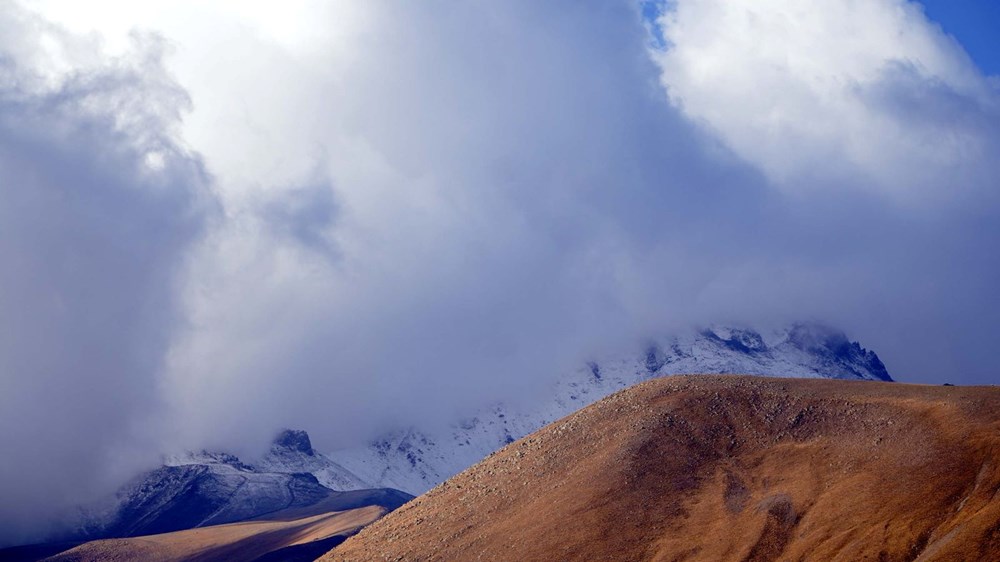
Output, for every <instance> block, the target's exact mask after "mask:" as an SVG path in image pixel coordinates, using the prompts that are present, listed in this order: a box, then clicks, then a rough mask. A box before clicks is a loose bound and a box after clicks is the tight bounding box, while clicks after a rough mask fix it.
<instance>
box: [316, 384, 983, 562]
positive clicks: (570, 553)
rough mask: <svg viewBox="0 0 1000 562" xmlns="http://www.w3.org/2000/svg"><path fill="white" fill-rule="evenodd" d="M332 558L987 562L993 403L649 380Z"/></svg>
mask: <svg viewBox="0 0 1000 562" xmlns="http://www.w3.org/2000/svg"><path fill="white" fill-rule="evenodd" d="M323 559H324V560H366V561H367V560H406V561H415V560H448V561H461V560H511V561H518V562H521V561H528V560H657V561H681V560H685V561H711V562H717V561H724V560H737V561H748V562H749V561H763V560H789V561H798V560H824V561H826V560H844V561H858V560H872V561H896V560H898V561H903V560H906V561H913V560H917V561H920V562H924V561H928V560H984V561H992V562H995V561H997V560H1000V389H998V388H985V387H979V388H963V387H930V386H914V385H902V384H893V383H867V382H846V381H831V380H801V379H763V378H755V377H736V376H733V377H719V376H683V377H667V378H663V379H658V380H654V381H650V382H647V383H643V384H640V385H638V386H635V387H633V388H631V389H628V390H625V391H623V392H620V393H618V394H615V395H613V396H610V397H608V398H606V399H604V400H602V401H600V402H598V403H596V404H594V405H593V406H590V407H588V408H585V409H584V410H581V411H580V412H577V413H576V414H573V415H571V416H569V417H567V418H564V419H563V420H560V421H558V422H556V423H554V424H552V425H550V426H548V427H546V428H544V429H542V430H540V431H538V432H536V433H535V434H533V435H530V436H528V437H526V438H525V439H522V440H520V441H517V442H515V443H512V444H511V445H509V446H508V447H506V448H504V449H503V450H501V451H499V452H498V453H495V454H494V455H492V456H491V457H489V458H487V459H486V460H485V461H483V462H482V463H480V464H478V465H476V466H474V467H473V468H471V469H469V470H467V471H465V472H463V473H462V474H460V475H458V476H456V477H455V478H452V479H451V480H449V481H447V482H445V483H444V484H442V485H441V486H438V487H437V488H435V489H434V490H431V491H430V492H428V493H427V494H425V495H423V496H421V497H419V498H417V499H416V500H414V501H412V502H410V503H409V504H407V505H405V506H403V507H402V508H400V509H399V510H397V511H395V512H393V513H391V514H389V515H388V516H386V517H385V518H383V519H381V520H380V521H378V522H376V523H374V524H372V525H370V526H369V527H367V528H365V529H364V530H363V531H362V532H361V533H359V534H358V535H356V536H354V537H353V538H351V539H349V540H348V541H347V542H345V543H343V544H342V545H340V546H339V547H337V548H336V549H334V550H333V551H331V552H330V553H328V554H327V555H326V556H325V557H324V558H323Z"/></svg>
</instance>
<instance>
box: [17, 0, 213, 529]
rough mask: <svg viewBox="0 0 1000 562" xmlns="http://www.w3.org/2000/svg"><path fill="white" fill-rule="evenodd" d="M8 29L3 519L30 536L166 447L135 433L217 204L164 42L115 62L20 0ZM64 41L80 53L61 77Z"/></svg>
mask: <svg viewBox="0 0 1000 562" xmlns="http://www.w3.org/2000/svg"><path fill="white" fill-rule="evenodd" d="M0 28H3V29H5V30H8V31H14V32H16V33H3V34H2V37H3V39H2V40H0V54H2V55H3V56H0V61H2V62H0V73H2V76H3V78H2V80H0V84H2V87H0V177H2V178H3V179H2V181H0V200H2V201H3V204H2V205H0V256H2V259H0V288H2V290H0V334H2V337H0V373H2V376H0V427H2V428H3V429H2V430H0V448H2V449H3V450H4V455H5V461H4V462H3V463H2V465H0V482H2V484H0V486H2V497H3V501H2V502H0V525H2V527H3V529H4V531H3V539H6V540H15V539H19V538H29V537H30V536H31V534H32V533H37V532H38V531H39V527H38V526H39V524H40V522H42V521H47V520H50V518H51V517H53V515H56V514H59V513H60V512H63V511H64V510H66V509H67V508H68V507H70V506H72V505H74V503H76V502H80V501H83V500H85V499H89V498H92V497H93V496H94V494H96V493H99V492H104V491H107V487H108V486H109V485H115V484H116V483H117V482H116V480H118V479H120V478H122V477H123V475H124V474H123V472H122V470H123V469H124V470H126V471H127V470H133V469H134V468H135V465H134V464H133V463H131V462H130V461H128V460H127V459H120V460H124V461H125V462H119V463H114V462H111V461H112V460H113V459H114V457H115V456H116V455H125V456H132V455H141V454H142V453H143V452H145V453H154V454H155V452H156V451H155V450H152V451H151V450H147V449H144V448H143V447H141V446H139V447H136V445H137V442H140V443H141V441H138V440H137V439H136V438H137V437H138V436H141V435H142V434H143V432H144V431H145V429H146V428H144V427H143V424H144V422H145V421H146V416H147V413H148V411H149V409H151V408H156V407H158V406H159V405H160V401H159V397H158V396H157V395H156V392H155V390H154V389H155V377H156V375H157V374H158V372H159V371H160V369H161V367H162V357H163V354H164V353H165V351H166V349H167V347H168V345H169V343H170V338H171V333H172V329H173V327H174V326H175V325H176V321H177V319H176V317H175V315H176V313H177V311H176V309H175V307H174V306H173V300H174V297H173V295H174V282H175V281H176V278H175V275H174V273H175V270H176V268H177V266H178V265H179V264H180V263H181V261H182V260H183V259H184V254H185V251H186V249H187V248H188V246H189V245H190V243H191V242H192V241H193V240H195V239H196V238H197V237H198V236H199V235H200V233H201V232H202V226H203V222H204V217H205V216H206V213H207V212H208V211H207V208H208V207H210V205H211V204H210V201H206V193H205V192H204V190H205V188H206V187H207V183H208V179H207V176H206V173H205V171H204V169H203V168H202V166H201V164H200V162H199V161H198V160H197V159H195V158H192V157H191V156H190V155H189V154H187V153H186V152H185V151H184V150H182V149H181V148H179V147H178V145H177V144H176V143H175V142H174V141H173V139H172V137H171V129H172V128H174V126H175V121H176V118H177V112H178V111H179V110H180V109H182V108H183V107H184V105H185V103H186V102H187V100H186V98H185V97H184V95H183V92H182V91H181V90H179V89H177V88H176V87H175V86H173V85H172V84H171V82H170V80H169V78H168V77H166V76H165V74H164V71H163V68H162V67H161V66H160V65H159V64H158V61H159V57H160V54H161V53H160V48H161V44H160V43H159V42H158V41H156V40H155V39H152V38H148V37H147V38H137V39H136V41H137V43H136V44H135V46H134V50H133V51H132V53H131V56H130V58H126V59H118V60H114V61H105V62H104V63H103V64H102V63H97V62H96V61H95V59H93V58H91V59H89V60H88V57H87V52H86V51H85V49H87V48H89V47H92V45H88V44H86V42H84V41H76V42H73V41H71V42H70V43H69V44H67V43H65V42H64V40H65V39H67V37H66V36H65V35H63V33H62V31H61V30H60V29H58V28H56V27H53V26H49V25H47V24H45V22H43V21H41V20H39V19H37V18H36V17H35V16H33V15H31V14H29V13H25V12H23V11H20V10H17V9H14V8H12V7H11V6H6V7H5V8H4V10H3V15H2V16H0ZM46 49H52V51H53V52H49V53H46V52H45V50H46ZM18 50H21V51H22V52H27V53H30V54H31V57H29V61H30V65H25V64H22V61H21V58H20V57H17V56H16V52H17V51H18ZM12 54H14V55H15V56H12ZM58 55H65V56H66V57H72V58H75V60H70V61H68V63H69V64H71V65H72V66H70V68H69V69H68V70H64V71H61V72H62V74H61V78H58V79H57V78H56V77H55V73H52V74H46V71H49V70H51V69H52V67H51V66H50V64H52V65H58V64H66V63H67V60H66V59H60V58H59V57H58ZM35 536H37V535H35Z"/></svg>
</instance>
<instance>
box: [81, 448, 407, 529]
mask: <svg viewBox="0 0 1000 562" xmlns="http://www.w3.org/2000/svg"><path fill="white" fill-rule="evenodd" d="M336 468H337V467H336V465H335V464H334V463H332V462H330V461H329V460H328V459H326V458H325V457H322V456H321V455H319V454H317V453H316V452H315V451H313V450H312V445H311V443H310V442H309V437H308V435H306V433H305V432H303V431H292V430H286V431H284V432H282V433H281V434H280V435H278V437H277V438H276V439H275V442H274V445H273V446H272V447H271V450H270V451H269V452H268V453H267V455H265V456H264V458H263V459H261V461H260V462H258V463H255V464H247V463H244V462H243V461H241V460H240V459H239V458H237V457H236V456H234V455H230V454H226V453H208V452H202V453H198V454H191V455H187V456H185V457H179V458H173V459H169V460H168V463H167V464H166V465H164V466H162V467H160V468H158V469H155V470H152V471H150V472H147V473H144V474H141V475H139V476H138V477H137V478H135V479H134V480H133V481H132V482H131V483H129V484H128V485H126V486H125V487H123V488H122V489H121V490H120V491H119V492H118V494H117V497H116V498H115V499H114V501H113V502H112V504H111V505H110V506H109V507H107V508H105V509H104V510H101V512H99V513H97V514H95V515H92V517H91V521H90V523H89V526H88V527H89V528H88V529H87V531H86V532H85V533H83V535H84V536H85V537H87V538H105V537H132V536H138V535H148V534H155V533H166V532H171V531H178V530H182V529H191V528H195V527H203V526H206V525H218V524H222V523H231V522H236V521H246V520H250V519H254V518H259V517H262V516H266V515H268V514H274V513H278V512H283V513H286V512H289V511H290V510H302V509H304V508H309V507H311V506H315V505H317V504H323V505H325V506H327V509H326V510H327V511H331V510H344V509H354V508H359V507H365V506H370V505H375V506H380V507H383V508H385V509H387V510H392V509H395V508H397V507H399V506H400V505H401V504H402V503H404V502H406V501H407V500H409V499H410V498H411V497H412V496H410V495H408V494H405V493H403V492H400V491H398V490H389V489H367V490H366V489H357V490H352V491H335V490H332V489H330V488H328V487H326V486H324V485H322V484H321V483H320V482H319V480H318V479H317V477H316V476H315V475H314V474H312V473H310V471H315V472H316V473H318V474H325V475H326V476H328V477H329V476H330V474H331V473H334V472H336ZM338 474H339V473H338ZM343 474H347V473H343Z"/></svg>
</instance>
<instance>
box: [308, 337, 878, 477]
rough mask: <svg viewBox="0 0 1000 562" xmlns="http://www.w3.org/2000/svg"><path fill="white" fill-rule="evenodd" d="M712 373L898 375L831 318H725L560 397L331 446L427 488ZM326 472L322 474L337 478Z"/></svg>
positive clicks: (609, 366)
mask: <svg viewBox="0 0 1000 562" xmlns="http://www.w3.org/2000/svg"><path fill="white" fill-rule="evenodd" d="M711 373H740V374H749V375H766V376H780V377H805V378H832V379H849V380H878V381H891V380H892V379H891V378H890V377H889V373H888V371H887V370H886V368H885V365H883V364H882V361H880V360H879V358H878V356H877V355H876V354H875V352H873V351H868V350H866V349H864V348H863V347H861V345H859V344H858V343H857V342H853V341H851V340H850V339H848V338H847V336H846V335H845V334H844V333H843V332H842V331H839V330H836V329H833V328H830V327H827V326H823V325H819V324H806V323H800V324H795V325H792V326H790V327H788V328H785V329H781V330H776V331H772V332H765V333H760V332H757V331H755V330H752V329H749V328H737V327H724V326H715V327H711V328H707V329H700V330H692V331H690V332H688V333H685V334H681V335H676V336H672V337H668V338H663V339H662V340H660V341H654V342H650V344H649V345H648V347H647V348H646V349H645V352H644V353H636V354H632V355H619V356H611V357H604V358H600V359H598V360H594V361H592V362H590V363H589V364H587V365H586V366H582V367H581V368H580V369H578V370H577V371H575V372H571V373H567V375H566V376H564V377H562V378H560V379H558V381H557V382H556V385H555V387H554V388H553V389H552V392H551V398H550V399H548V400H542V401H540V403H541V406H540V407H538V408H535V409H531V410H516V409H512V408H510V407H508V406H506V405H504V404H497V405H494V406H493V407H491V408H488V409H484V410H483V411H481V412H479V413H478V414H477V415H475V416H473V417H471V418H469V419H466V420H464V421H461V422H458V423H455V424H453V425H451V426H449V427H445V428H417V427H414V428H409V429H406V430H401V431H397V432H395V433H392V434H388V435H385V436H383V437H382V438H380V439H376V440H374V441H373V442H371V443H370V444H368V445H367V446H364V447H359V448H355V449H350V450H341V451H334V452H332V453H328V454H327V455H326V456H327V457H328V458H329V459H330V461H331V462H332V463H333V464H335V465H336V466H337V467H338V470H340V471H343V472H338V473H337V474H340V475H350V476H349V477H350V479H351V480H359V481H361V482H363V484H362V485H363V486H368V487H376V486H377V487H392V488H398V489H401V490H406V491H407V492H410V493H413V494H420V493H422V492H424V491H426V490H428V489H430V488H431V487H433V486H435V485H437V484H440V483H441V482H443V481H444V480H445V479H447V478H449V477H450V476H452V475H454V474H457V473H458V472H460V471H462V470H464V469H465V468H467V467H469V466H472V465H473V464H475V463H476V462H478V461H479V460H481V459H482V458H483V457H485V456H486V455H489V454H490V453H492V452H493V451H496V450H497V449H500V448H501V447H503V446H504V445H506V444H507V443H510V442H511V441H514V440H515V439H519V438H521V437H523V436H525V435H527V434H529V433H531V432H532V431H535V430H537V429H539V428H541V427H543V426H545V425H547V424H549V423H551V422H553V421H555V420H557V419H559V418H561V417H563V416H566V415H568V414H570V413H572V412H574V411H576V410H579V409H580V408H583V407H584V406H587V405H589V404H591V403H593V402H595V401H597V400H599V399H601V398H603V397H605V396H607V395H609V394H611V393H612V392H615V391H618V390H621V389H623V388H626V387H629V386H632V385H634V384H636V383H638V382H642V381H644V380H648V379H651V378H655V377H658V376H662V375H670V374H711ZM317 477H319V478H320V481H321V482H324V481H325V480H326V479H328V478H330V477H328V476H320V475H319V474H317ZM339 485H341V486H343V487H344V488H345V489H347V488H348V487H349V486H350V484H347V485H344V484H343V483H340V484H339Z"/></svg>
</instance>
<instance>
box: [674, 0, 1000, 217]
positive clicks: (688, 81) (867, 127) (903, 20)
mask: <svg viewBox="0 0 1000 562" xmlns="http://www.w3.org/2000/svg"><path fill="white" fill-rule="evenodd" d="M656 24H657V26H658V32H659V33H661V34H662V35H663V37H664V41H665V43H666V46H665V47H664V48H662V49H658V50H657V52H656V53H655V55H654V58H655V59H656V61H657V63H658V64H659V65H660V67H661V69H662V74H661V81H662V83H663V85H664V86H665V87H666V89H667V91H668V93H669V95H670V99H671V101H672V102H673V103H674V104H675V105H676V106H677V107H678V108H680V109H681V110H682V111H683V112H684V113H685V115H688V116H689V117H690V118H691V119H693V120H695V121H697V122H700V123H702V124H703V125H704V126H706V127H707V128H709V129H711V130H712V131H713V132H715V133H716V134H718V135H719V137H720V138H721V139H722V140H723V141H724V142H725V143H726V144H727V146H729V147H730V148H732V149H733V150H734V151H735V152H736V153H738V154H739V155H740V156H742V157H744V158H746V159H747V160H748V161H750V162H752V163H753V164H755V165H756V166H759V167H760V168H761V169H762V170H764V171H765V173H767V175H768V177H769V178H770V179H771V180H772V181H773V183H774V185H775V186H777V187H779V188H782V189H786V190H788V191H790V192H801V191H802V190H809V189H856V188H858V186H859V185H860V186H862V189H878V190H880V191H881V192H883V193H884V194H885V195H886V196H888V197H892V198H893V199H895V200H896V202H897V203H907V204H915V203H917V202H921V203H926V204H931V205H939V204H941V203H942V202H944V201H947V200H949V199H952V198H954V197H955V196H956V195H958V196H960V197H962V196H965V197H976V198H978V197H981V196H983V195H984V193H982V192H984V191H992V186H993V184H992V182H993V180H995V174H994V172H995V170H992V169H991V170H989V171H988V173H984V171H983V165H984V163H985V162H988V161H989V160H990V159H989V156H988V155H989V154H992V153H995V152H996V149H997V130H998V125H1000V106H998V99H1000V98H998V92H997V89H996V85H995V83H993V82H991V81H990V80H988V79H987V78H986V77H985V76H983V74H982V73H981V72H980V71H979V70H978V69H977V68H976V67H975V65H974V64H973V63H972V61H971V59H970V58H969V56H968V55H967V54H966V53H965V51H964V50H963V49H962V47H961V45H960V44H959V43H958V42H957V41H956V40H955V39H954V38H952V37H950V36H948V35H946V34H945V33H944V32H943V31H942V30H941V28H940V27H939V26H938V25H937V24H935V23H933V22H931V21H928V20H927V19H926V17H925V16H924V13H923V9H922V7H921V6H920V5H919V4H917V3H915V2H909V1H907V0H878V1H874V2H872V1H867V0H844V1H839V2H829V3H826V4H824V5H822V6H814V5H806V4H803V3H800V2H795V1H794V0H764V1H754V2H750V1H747V2H725V1H721V0H720V1H714V0H713V1H706V2H690V1H685V0H679V1H677V2H673V3H671V9H669V10H665V11H663V12H662V13H661V15H660V17H659V18H658V19H657V20H656ZM968 190H975V191H977V192H978V193H976V194H975V195H968V194H966V195H963V193H962V192H964V191H968ZM956 191H959V193H957V194H956Z"/></svg>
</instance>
